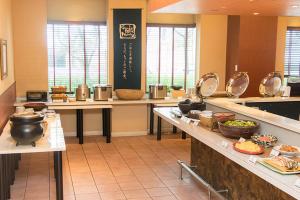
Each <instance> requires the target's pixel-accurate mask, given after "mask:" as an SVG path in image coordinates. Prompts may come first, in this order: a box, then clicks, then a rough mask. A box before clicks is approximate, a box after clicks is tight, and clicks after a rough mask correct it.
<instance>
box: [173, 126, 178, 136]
mask: <svg viewBox="0 0 300 200" xmlns="http://www.w3.org/2000/svg"><path fill="white" fill-rule="evenodd" d="M173 133H174V134H175V133H177V127H176V126H173Z"/></svg>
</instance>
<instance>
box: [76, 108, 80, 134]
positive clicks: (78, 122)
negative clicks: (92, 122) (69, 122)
mask: <svg viewBox="0 0 300 200" xmlns="http://www.w3.org/2000/svg"><path fill="white" fill-rule="evenodd" d="M79 115H80V114H79V110H78V109H76V137H77V138H78V137H79V129H80V125H79V124H80V119H79Z"/></svg>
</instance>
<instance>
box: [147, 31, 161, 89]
mask: <svg viewBox="0 0 300 200" xmlns="http://www.w3.org/2000/svg"><path fill="white" fill-rule="evenodd" d="M158 67H159V28H158V27H148V28H147V84H146V87H147V91H148V89H149V85H150V84H156V83H158Z"/></svg>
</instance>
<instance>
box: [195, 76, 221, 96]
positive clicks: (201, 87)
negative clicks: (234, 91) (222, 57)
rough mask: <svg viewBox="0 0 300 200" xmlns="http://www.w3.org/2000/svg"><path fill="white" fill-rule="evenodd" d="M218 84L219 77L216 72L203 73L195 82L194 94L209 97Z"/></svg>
mask: <svg viewBox="0 0 300 200" xmlns="http://www.w3.org/2000/svg"><path fill="white" fill-rule="evenodd" d="M218 86H219V77H218V75H217V74H216V73H207V74H204V75H203V76H201V79H200V80H199V81H198V82H197V84H196V94H197V96H199V97H209V96H211V95H213V94H214V93H215V92H216V91H217V89H218Z"/></svg>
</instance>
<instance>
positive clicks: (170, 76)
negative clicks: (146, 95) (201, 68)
mask: <svg viewBox="0 0 300 200" xmlns="http://www.w3.org/2000/svg"><path fill="white" fill-rule="evenodd" d="M195 69H196V28H195V27H194V26H182V25H181V26H176V25H153V24H148V26H147V83H146V87H147V90H148V89H149V85H150V84H156V83H160V84H164V85H168V86H171V85H181V86H183V87H184V88H185V89H186V88H190V87H194V84H195V78H196V77H195V76H196V73H195Z"/></svg>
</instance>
